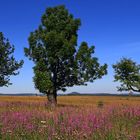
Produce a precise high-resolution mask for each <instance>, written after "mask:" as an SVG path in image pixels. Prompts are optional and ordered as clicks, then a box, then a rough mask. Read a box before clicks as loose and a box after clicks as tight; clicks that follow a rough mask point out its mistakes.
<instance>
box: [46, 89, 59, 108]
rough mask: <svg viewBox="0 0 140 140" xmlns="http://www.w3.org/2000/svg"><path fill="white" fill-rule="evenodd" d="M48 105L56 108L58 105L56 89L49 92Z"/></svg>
mask: <svg viewBox="0 0 140 140" xmlns="http://www.w3.org/2000/svg"><path fill="white" fill-rule="evenodd" d="M47 98H48V107H51V108H54V107H56V105H57V93H56V91H53V92H49V93H47Z"/></svg>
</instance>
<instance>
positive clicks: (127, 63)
mask: <svg viewBox="0 0 140 140" xmlns="http://www.w3.org/2000/svg"><path fill="white" fill-rule="evenodd" d="M113 68H114V71H115V75H114V78H115V81H119V82H120V83H121V86H120V87H118V90H119V91H134V92H140V65H139V64H137V63H136V62H134V61H133V60H131V59H128V58H123V59H121V60H120V62H117V63H116V64H115V65H113Z"/></svg>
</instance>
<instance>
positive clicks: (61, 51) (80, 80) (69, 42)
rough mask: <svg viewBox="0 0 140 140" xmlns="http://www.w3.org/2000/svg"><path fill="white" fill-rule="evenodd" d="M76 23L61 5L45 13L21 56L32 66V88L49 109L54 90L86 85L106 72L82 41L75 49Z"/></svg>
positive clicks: (54, 98)
mask: <svg viewBox="0 0 140 140" xmlns="http://www.w3.org/2000/svg"><path fill="white" fill-rule="evenodd" d="M80 24H81V22H80V19H74V17H73V15H72V14H70V13H69V12H68V10H67V9H65V6H56V7H54V8H48V9H47V10H46V12H45V14H44V15H43V16H42V20H41V25H40V26H39V27H38V29H37V30H35V31H34V32H31V34H30V36H29V48H25V55H26V56H27V57H29V59H30V60H33V61H34V63H35V66H34V68H33V69H34V73H35V76H34V83H35V87H36V88H37V89H39V91H40V92H42V93H45V94H47V97H48V101H49V104H50V105H52V106H55V105H56V103H57V98H56V97H57V91H58V90H62V91H65V90H66V87H72V86H73V85H86V82H88V81H90V82H93V81H94V80H95V79H97V78H101V77H102V76H103V75H105V74H106V73H107V71H106V69H107V65H106V64H105V65H103V66H100V64H99V63H98V59H97V58H96V57H92V54H93V53H94V46H91V47H89V46H88V44H87V43H86V42H82V43H81V45H80V47H79V49H78V48H77V47H76V46H77V37H78V35H77V31H78V29H79V26H80Z"/></svg>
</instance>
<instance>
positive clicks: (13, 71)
mask: <svg viewBox="0 0 140 140" xmlns="http://www.w3.org/2000/svg"><path fill="white" fill-rule="evenodd" d="M14 50H15V49H14V46H13V45H11V44H10V42H9V40H8V39H6V38H5V37H4V35H3V33H2V32H0V87H2V86H8V85H11V84H12V83H10V76H11V75H17V74H19V72H18V71H17V70H18V69H19V68H21V67H22V65H23V60H21V61H19V62H18V61H16V60H15V58H14V56H13V53H14Z"/></svg>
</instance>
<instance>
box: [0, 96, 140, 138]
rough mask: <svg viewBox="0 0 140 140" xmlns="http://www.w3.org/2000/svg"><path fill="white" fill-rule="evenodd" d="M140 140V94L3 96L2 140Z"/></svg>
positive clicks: (0, 100) (0, 105)
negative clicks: (54, 100) (51, 102)
mask: <svg viewBox="0 0 140 140" xmlns="http://www.w3.org/2000/svg"><path fill="white" fill-rule="evenodd" d="M1 139H2V140H140V97H121V96H119V97H115V96H59V97H58V107H57V108H55V109H53V110H52V109H48V108H47V99H46V97H39V96H32V97H14V96H1V97H0V140H1Z"/></svg>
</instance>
